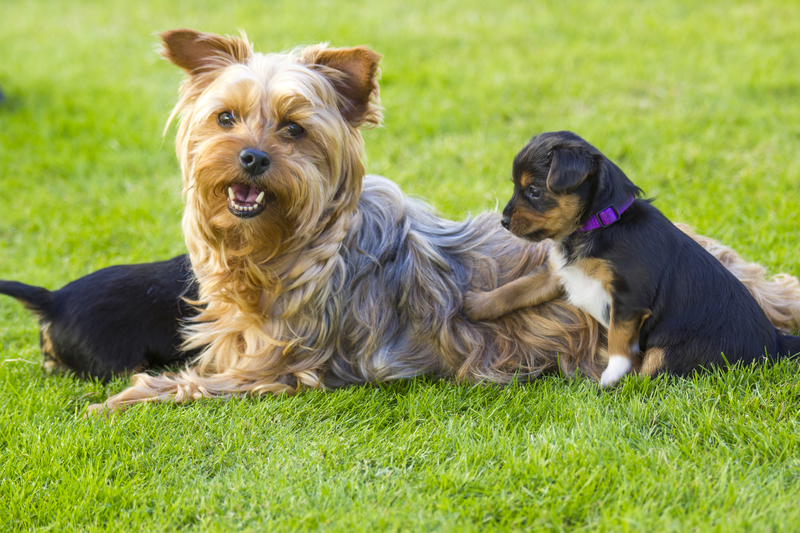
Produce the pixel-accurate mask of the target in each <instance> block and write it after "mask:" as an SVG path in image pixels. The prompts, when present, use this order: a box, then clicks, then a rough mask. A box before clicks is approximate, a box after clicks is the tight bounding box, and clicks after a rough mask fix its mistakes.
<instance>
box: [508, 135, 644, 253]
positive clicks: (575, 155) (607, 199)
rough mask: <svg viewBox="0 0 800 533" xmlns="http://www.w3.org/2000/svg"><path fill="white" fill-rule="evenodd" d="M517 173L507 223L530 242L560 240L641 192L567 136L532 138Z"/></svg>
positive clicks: (600, 156)
mask: <svg viewBox="0 0 800 533" xmlns="http://www.w3.org/2000/svg"><path fill="white" fill-rule="evenodd" d="M512 173H513V175H512V177H513V181H514V194H513V196H512V197H511V200H509V202H508V205H506V207H505V209H504V210H503V218H502V224H503V226H505V227H506V228H507V229H508V230H510V231H511V232H512V233H513V234H514V235H517V236H518V237H523V238H525V239H528V240H531V241H541V240H544V239H553V240H561V239H563V238H564V237H566V236H567V235H569V234H571V233H573V232H574V231H575V230H576V229H578V228H579V227H580V226H581V225H583V222H584V221H585V218H586V217H587V216H589V215H590V214H591V213H593V212H595V211H599V210H600V209H603V208H605V207H608V206H609V205H617V204H619V203H621V201H624V199H627V198H628V197H629V196H630V194H635V195H638V194H639V193H640V191H639V189H638V187H636V186H635V185H634V184H633V183H631V182H630V180H629V179H628V178H627V177H626V176H625V174H624V173H623V172H622V171H621V170H620V169H619V168H618V167H617V166H616V165H615V164H614V163H612V162H611V161H609V160H608V159H607V158H606V157H605V156H604V155H603V154H602V153H601V152H600V151H599V150H597V148H595V147H594V146H592V145H591V144H589V143H588V142H586V141H584V140H583V139H581V138H580V137H578V136H577V135H575V134H574V133H570V132H568V131H558V132H550V133H542V134H541V135H538V136H536V137H534V138H533V139H531V140H530V142H528V144H527V145H526V146H525V148H523V149H522V151H520V153H519V154H517V157H516V158H514V166H513V170H512ZM601 204H603V205H601ZM598 206H600V207H598Z"/></svg>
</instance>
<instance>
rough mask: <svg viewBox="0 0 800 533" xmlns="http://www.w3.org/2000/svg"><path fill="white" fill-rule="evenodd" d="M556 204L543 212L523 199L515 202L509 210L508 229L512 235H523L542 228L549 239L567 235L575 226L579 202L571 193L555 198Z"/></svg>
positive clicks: (578, 212)
mask: <svg viewBox="0 0 800 533" xmlns="http://www.w3.org/2000/svg"><path fill="white" fill-rule="evenodd" d="M555 200H556V201H557V202H558V206H556V207H553V208H552V209H548V210H547V211H545V212H541V211H537V210H535V209H533V208H532V207H531V206H530V204H528V203H527V202H525V201H524V200H519V201H517V202H515V204H514V209H513V210H512V212H511V223H510V224H509V226H508V229H509V231H511V233H513V234H514V235H519V236H525V235H528V234H529V233H531V232H532V231H534V230H543V231H544V234H545V235H546V236H547V237H548V238H551V239H559V238H562V237H564V236H566V235H569V234H570V233H572V232H573V231H575V228H576V227H577V222H578V215H579V214H580V204H579V202H578V199H577V198H576V197H574V196H571V195H564V196H559V197H557V198H555Z"/></svg>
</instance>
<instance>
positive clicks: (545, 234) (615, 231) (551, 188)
mask: <svg viewBox="0 0 800 533" xmlns="http://www.w3.org/2000/svg"><path fill="white" fill-rule="evenodd" d="M513 179H514V194H513V196H512V197H511V200H510V201H509V202H508V205H507V206H506V208H505V209H504V210H503V218H502V225H503V226H504V227H505V228H507V229H508V230H510V231H511V233H513V234H514V235H517V236H519V237H522V238H524V239H526V240H528V241H532V242H539V241H542V240H544V239H552V240H553V241H554V242H555V245H554V246H553V249H552V250H551V251H550V258H549V261H548V263H547V264H546V265H543V266H542V267H540V268H539V269H537V270H536V271H534V272H533V273H532V274H531V275H530V276H526V277H523V278H519V279H517V280H516V281H514V282H512V283H509V284H508V285H505V286H502V287H500V288H498V289H495V290H493V291H491V292H485V293H482V294H473V295H471V299H470V300H469V302H468V305H467V307H468V309H467V313H468V314H470V315H472V316H473V317H480V318H483V319H488V318H497V317H498V316H501V315H502V314H505V313H506V312H508V311H511V310H513V309H517V308H520V307H527V306H531V305H538V304H540V303H542V302H545V301H548V300H551V299H553V298H555V297H556V296H559V295H561V293H562V291H563V293H564V295H565V296H566V298H567V300H568V301H569V302H570V303H571V304H572V305H574V306H576V307H578V308H580V309H583V310H584V311H586V312H587V313H589V314H590V315H591V316H592V317H594V319H595V320H597V321H598V322H600V323H601V324H602V325H603V326H605V327H606V328H607V329H608V354H609V357H608V366H607V368H606V369H605V370H604V371H603V374H602V375H601V377H600V385H601V386H603V387H606V386H610V385H614V384H616V383H617V382H618V381H619V380H620V379H621V378H622V377H623V376H624V375H626V374H627V373H628V372H630V371H631V370H632V369H633V367H634V363H635V362H636V363H638V362H639V361H638V359H639V353H640V352H641V353H642V354H643V355H642V357H641V363H640V366H641V368H640V372H641V373H642V374H647V375H655V374H657V373H660V372H668V373H671V374H677V375H687V374H689V373H690V372H692V371H694V370H696V369H699V368H701V367H705V368H707V367H711V366H721V365H723V364H734V363H738V362H741V363H743V364H750V363H753V362H755V361H758V360H761V359H764V358H769V359H774V358H779V357H784V356H790V355H794V354H797V353H800V337H794V336H791V335H786V334H784V333H782V332H779V331H776V329H775V326H773V324H772V323H771V322H770V320H769V318H768V317H767V315H766V314H765V313H764V311H763V310H762V309H761V307H759V305H758V303H757V302H756V300H755V299H754V298H753V296H751V294H750V293H749V292H748V291H747V289H746V288H745V286H744V285H743V284H742V283H741V282H740V281H739V280H738V279H736V277H735V276H734V275H733V274H731V272H729V271H728V270H726V269H725V267H723V266H722V264H720V262H719V261H717V260H716V259H715V258H714V257H713V256H712V255H711V254H709V253H708V252H707V251H706V250H704V249H703V247H701V246H700V245H699V244H698V243H697V242H695V241H694V240H692V239H691V238H689V237H688V236H687V235H686V234H685V233H683V232H682V231H680V230H679V229H678V228H676V227H675V225H673V224H672V223H671V222H670V221H669V220H668V219H667V218H666V217H665V216H664V215H663V214H661V212H660V211H659V210H658V209H656V208H655V207H654V206H653V205H652V204H651V203H650V202H649V201H647V200H642V199H639V196H640V194H641V190H640V189H639V188H638V187H637V186H636V185H634V184H633V182H631V180H630V179H628V177H627V176H626V175H625V174H624V173H623V172H622V170H620V168H619V167H618V166H617V165H615V164H614V163H612V162H611V161H610V160H609V159H608V158H607V157H605V156H604V155H603V154H602V153H600V151H599V150H597V148H595V147H594V146H592V145H591V144H589V143H588V142H586V141H585V140H583V139H581V138H580V137H578V136H577V135H575V134H573V133H570V132H567V131H560V132H555V133H543V134H541V135H539V136H537V137H534V138H533V139H532V140H531V141H530V142H529V143H528V144H527V146H525V148H523V150H522V151H521V152H520V153H519V154H518V155H517V157H516V158H515V159H514V166H513ZM637 366H638V365H637Z"/></svg>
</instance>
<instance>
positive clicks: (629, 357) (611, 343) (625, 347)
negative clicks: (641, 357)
mask: <svg viewBox="0 0 800 533" xmlns="http://www.w3.org/2000/svg"><path fill="white" fill-rule="evenodd" d="M649 316H650V311H648V310H647V309H634V310H630V311H626V312H624V313H621V312H619V311H618V310H617V309H612V313H611V323H610V324H609V327H608V366H607V367H606V369H605V370H604V371H603V375H602V376H600V386H601V387H603V388H605V387H610V386H612V385H616V384H617V383H619V380H621V379H622V377H623V376H625V374H627V373H628V372H630V371H631V369H632V368H633V358H634V357H636V356H637V355H638V354H639V332H640V331H641V329H642V324H643V323H644V321H645V320H647V318H648V317H649Z"/></svg>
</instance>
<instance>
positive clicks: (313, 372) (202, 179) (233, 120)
mask: <svg viewBox="0 0 800 533" xmlns="http://www.w3.org/2000/svg"><path fill="white" fill-rule="evenodd" d="M161 39H162V42H163V50H162V54H163V56H164V57H166V58H167V59H168V60H170V61H171V62H172V63H174V64H175V65H177V66H178V67H180V68H181V69H182V70H183V71H184V72H185V73H186V78H185V80H184V82H183V84H182V85H181V90H180V99H179V102H178V104H177V106H176V108H175V110H174V112H173V116H179V117H180V122H179V126H178V133H177V139H176V151H177V155H178V159H179V160H180V163H181V169H182V172H183V185H184V198H185V201H186V208H185V213H184V218H183V230H184V235H185V239H186V243H187V246H188V249H189V255H190V258H191V262H192V267H193V271H194V272H195V274H196V276H197V280H198V283H199V297H198V299H199V301H200V302H201V303H202V304H203V305H204V309H203V310H202V311H201V313H200V315H199V316H198V317H197V319H196V320H195V321H193V322H192V323H191V324H190V325H189V326H188V327H187V328H186V333H187V343H188V346H189V347H192V348H196V349H200V348H201V347H204V348H202V353H201V354H200V355H199V356H198V357H197V359H196V360H195V361H194V363H193V364H192V365H191V366H189V367H188V368H186V369H184V370H182V371H181V372H179V373H175V374H162V375H157V376H153V375H147V374H137V375H135V376H134V377H133V380H132V385H131V387H130V388H128V389H126V390H124V391H122V392H121V393H120V394H118V395H115V396H113V397H111V398H109V399H108V400H107V401H106V402H105V404H104V405H97V406H92V409H93V410H94V409H99V410H105V409H119V408H123V407H125V406H127V405H131V404H134V403H137V402H144V401H175V402H186V401H190V400H194V399H198V398H203V397H220V396H223V397H224V396H233V395H240V394H264V393H274V394H280V393H294V392H295V391H297V390H299V389H300V388H302V387H313V388H328V387H338V386H343V385H347V384H363V383H368V382H376V381H386V380H395V379H402V378H408V377H413V376H419V375H429V376H434V377H440V376H451V377H454V378H456V379H460V380H464V381H469V382H479V381H483V380H490V381H494V382H498V383H507V382H509V381H511V380H512V379H515V378H516V379H530V378H534V377H536V376H538V375H540V374H541V373H542V372H546V371H549V370H554V369H556V368H559V365H560V369H561V370H562V371H564V372H567V373H571V372H573V371H575V370H580V371H581V372H583V373H585V374H589V375H591V376H599V375H600V372H601V369H602V366H603V362H604V361H605V345H604V338H603V336H602V335H601V333H600V328H598V327H597V324H596V323H595V321H594V320H593V319H591V318H590V317H589V316H588V315H587V314H586V313H584V312H582V311H580V310H578V309H576V308H574V307H573V306H571V305H569V304H568V303H567V302H566V301H565V300H564V299H556V300H553V301H551V302H548V303H546V304H544V305H541V306H538V307H536V308H527V309H520V310H518V311H516V312H513V313H511V314H509V315H507V316H504V317H501V318H498V319H494V320H485V321H478V322H471V321H468V320H465V319H464V318H463V315H462V314H461V307H462V294H463V293H464V292H465V291H467V290H470V289H473V290H474V289H477V288H494V287H497V286H500V285H504V284H506V283H509V282H511V281H513V280H515V279H517V278H519V277H521V276H524V275H526V274H528V273H530V272H531V271H533V270H534V269H535V268H536V267H538V266H540V265H541V264H542V262H543V261H544V260H545V259H546V257H547V252H548V248H549V245H547V244H538V245H537V244H533V243H526V242H524V241H522V240H520V239H517V238H515V237H513V236H512V235H511V234H509V233H508V232H506V231H505V230H503V229H502V228H501V227H500V225H499V224H498V222H499V217H498V215H497V214H495V213H486V214H482V215H479V216H478V217H476V218H475V219H468V220H466V221H464V222H451V221H449V220H445V219H443V218H441V217H440V216H439V215H437V214H436V213H435V212H434V211H433V210H431V209H430V208H429V207H428V206H426V205H425V204H423V203H421V202H419V201H416V200H413V199H410V198H408V197H406V196H405V195H403V194H402V192H401V191H400V189H399V188H398V187H397V186H396V185H395V184H394V183H392V182H391V181H389V180H387V179H385V178H381V177H377V176H365V172H364V164H363V162H362V159H363V140H362V137H361V134H360V132H359V129H363V128H367V127H371V126H375V125H377V124H379V123H380V121H381V108H380V105H379V98H378V84H377V80H378V61H379V56H378V55H377V54H376V53H375V52H373V51H371V50H369V49H368V48H365V47H355V48H328V47H326V46H322V45H314V46H309V47H306V48H304V49H298V50H295V51H292V52H289V53H281V54H259V53H255V52H253V49H252V47H251V46H250V44H249V43H248V42H247V41H246V40H245V39H244V38H237V37H223V36H219V35H213V34H204V33H199V32H196V31H193V30H188V29H179V30H173V31H168V32H165V33H163V34H161ZM773 286H774V285H770V286H769V287H770V288H769V290H770V291H772V292H776V293H777V292H778V291H773V289H772V287H773ZM792 296H794V297H800V294H798V291H795V292H794V293H793V294H792ZM780 299H781V298H777V300H780ZM784 303H785V302H784ZM788 305H789V304H788V303H786V305H784V308H786V306H788ZM793 316H794V315H793ZM798 316H800V315H798Z"/></svg>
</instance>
